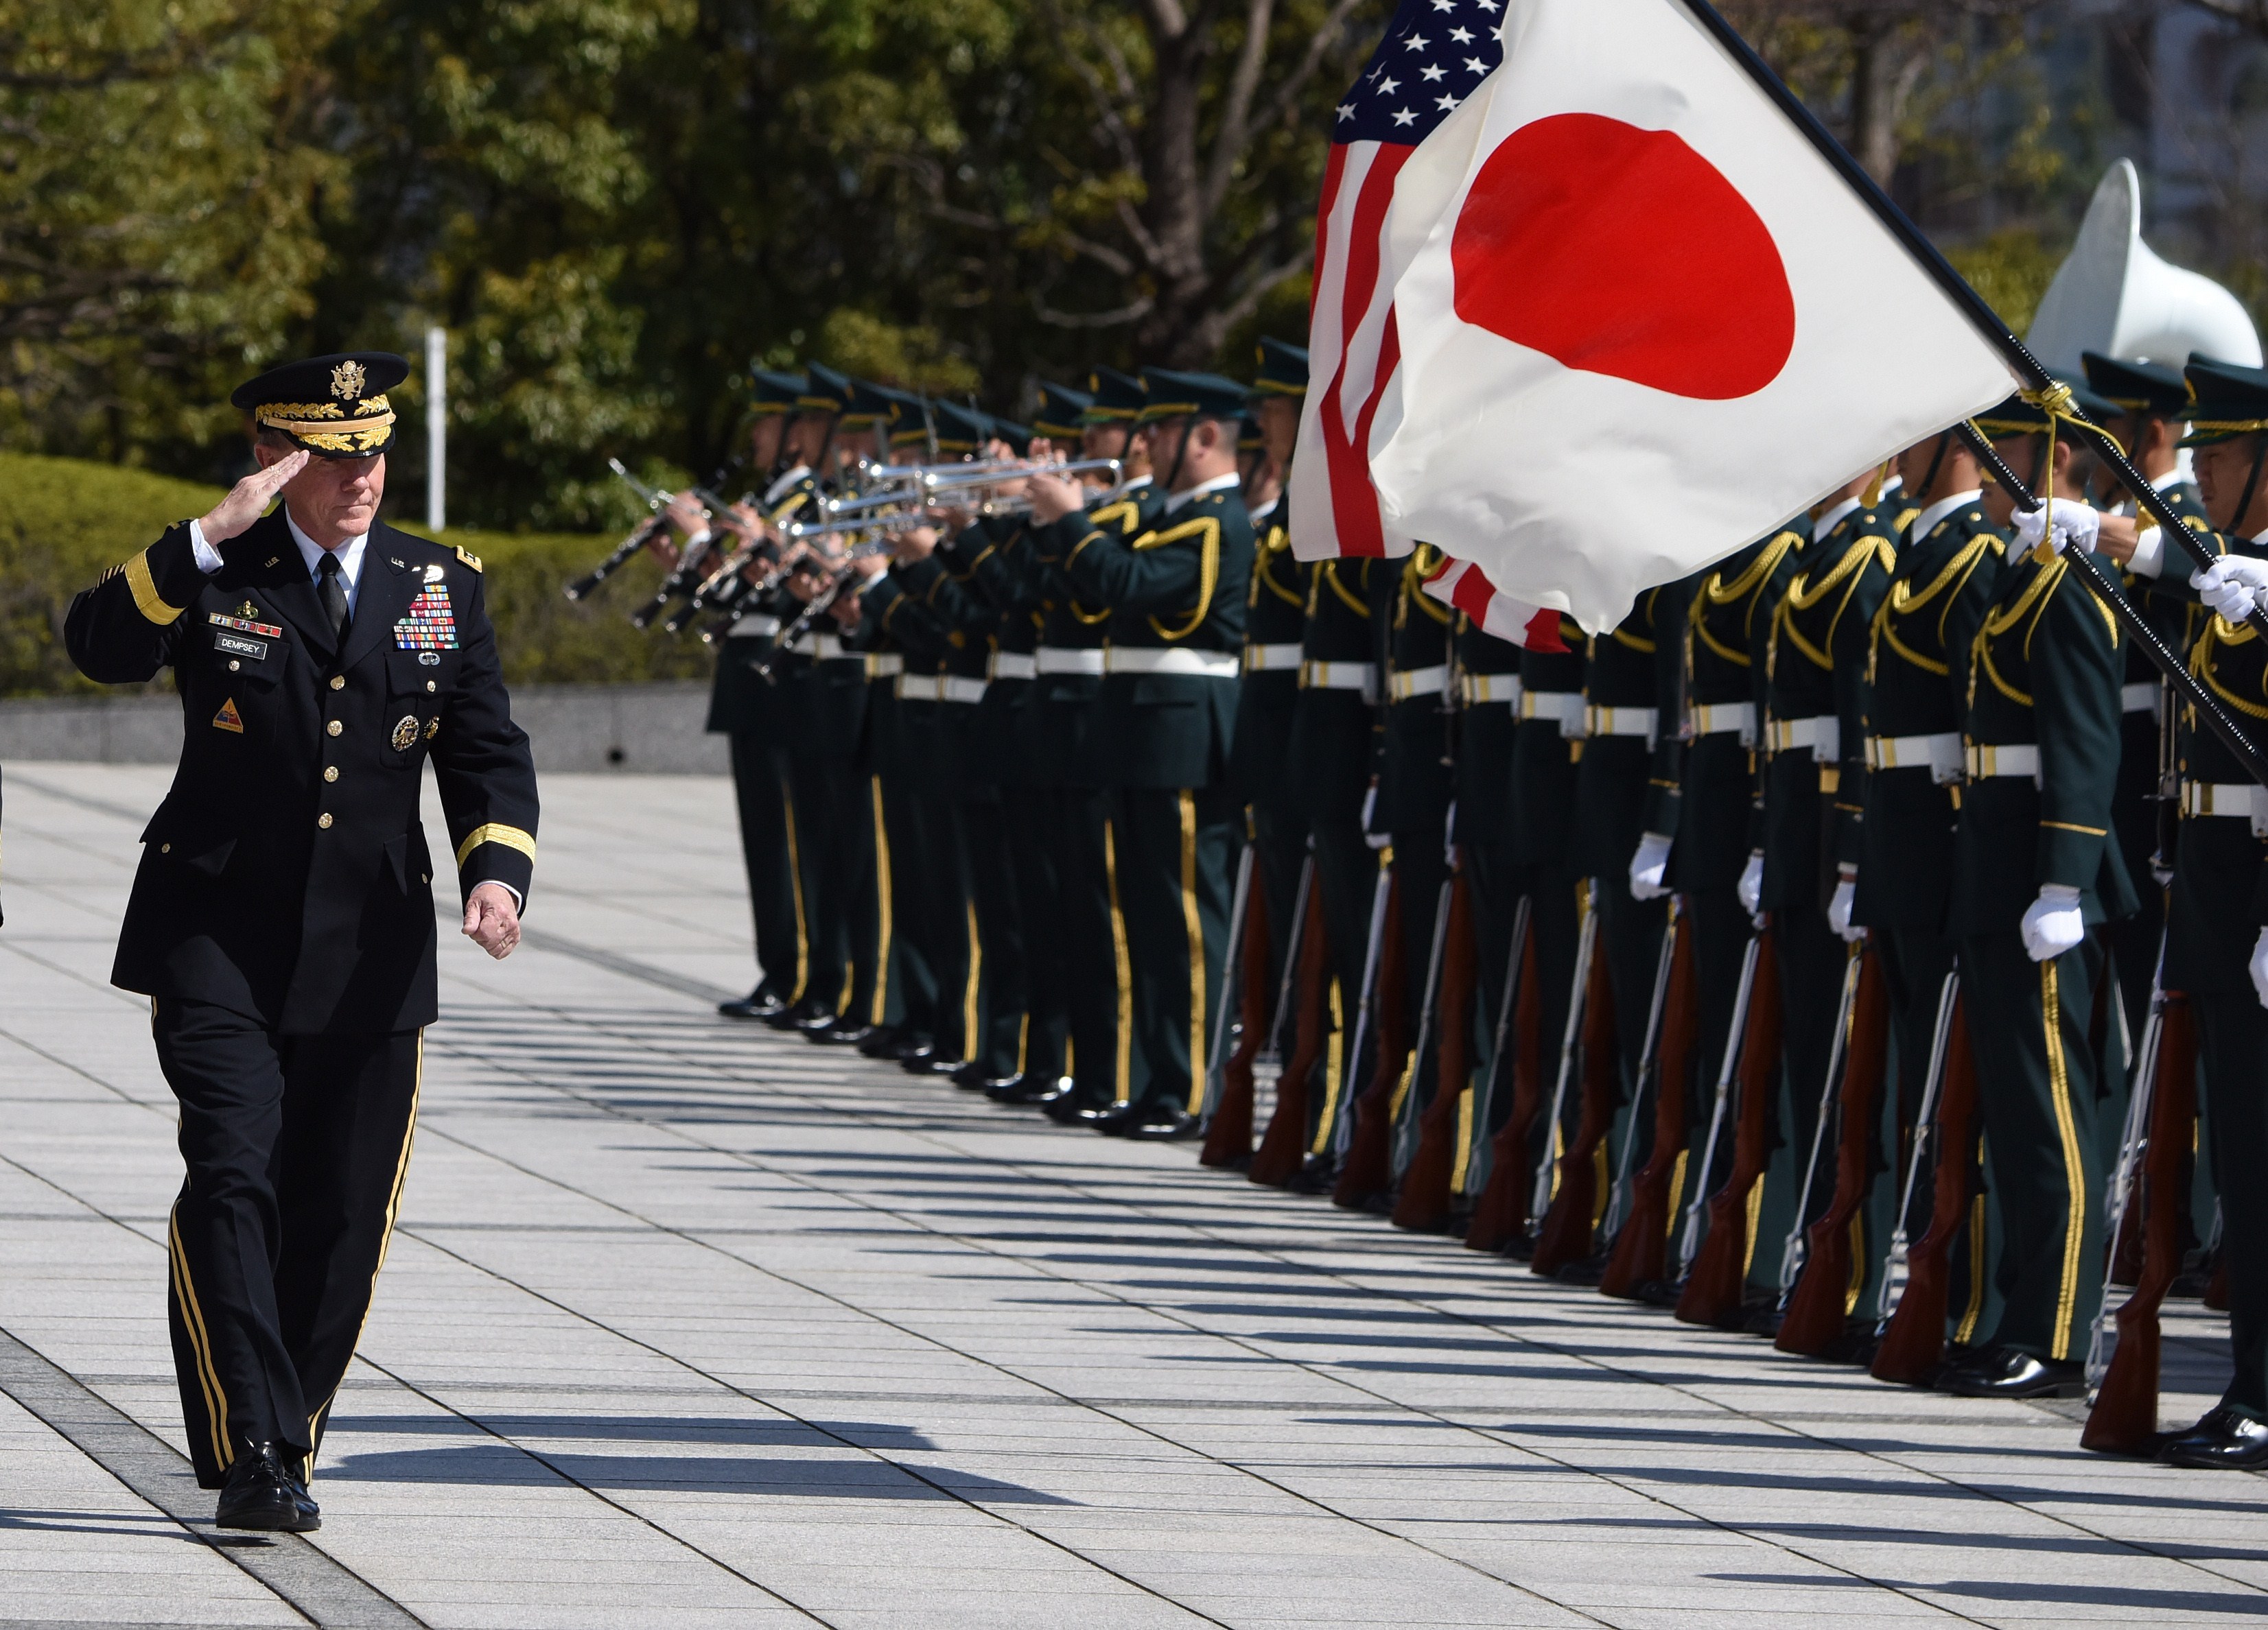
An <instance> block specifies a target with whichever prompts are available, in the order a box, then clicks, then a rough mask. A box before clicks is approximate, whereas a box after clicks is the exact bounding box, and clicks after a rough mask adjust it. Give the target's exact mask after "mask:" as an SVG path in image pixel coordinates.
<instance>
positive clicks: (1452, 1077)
mask: <svg viewBox="0 0 2268 1630" xmlns="http://www.w3.org/2000/svg"><path fill="white" fill-rule="evenodd" d="M1472 911H1473V904H1472V890H1471V886H1470V885H1469V884H1468V883H1467V882H1466V881H1465V873H1464V870H1463V868H1462V867H1460V868H1459V869H1458V870H1457V875H1456V878H1455V880H1454V882H1453V883H1452V884H1451V885H1450V889H1449V925H1448V939H1447V942H1446V943H1445V945H1444V948H1443V950H1442V953H1441V989H1440V998H1439V1009H1438V1010H1439V1012H1440V1020H1439V1021H1438V1024H1439V1028H1438V1031H1437V1033H1438V1035H1439V1036H1440V1046H1439V1048H1438V1049H1437V1050H1436V1051H1435V1053H1434V1058H1435V1060H1436V1061H1437V1067H1436V1068H1435V1069H1434V1071H1433V1101H1432V1103H1431V1104H1428V1105H1426V1106H1425V1113H1424V1114H1423V1115H1421V1116H1419V1117H1418V1149H1417V1152H1416V1153H1414V1154H1413V1155H1411V1156H1410V1166H1409V1169H1408V1170H1407V1171H1404V1172H1403V1174H1402V1189H1401V1192H1400V1193H1398V1194H1396V1195H1395V1199H1394V1215H1393V1222H1394V1226H1395V1227H1396V1228H1406V1229H1411V1230H1416V1231H1417V1232H1418V1233H1423V1234H1438V1233H1440V1232H1441V1231H1442V1230H1444V1229H1446V1228H1447V1227H1448V1226H1449V1179H1450V1178H1451V1177H1453V1176H1454V1175H1455V1172H1456V1165H1457V1105H1458V1102H1459V1100H1460V1099H1462V1098H1463V1097H1464V1095H1465V1093H1466V1092H1467V1091H1468V1090H1470V1087H1471V1076H1472V1071H1473V1064H1472V1059H1473V1048H1472V1031H1473V983H1474V980H1475V978H1476V973H1477V970H1476V968H1475V966H1474V962H1473V958H1474V954H1475V952H1474V946H1473V917H1472Z"/></svg>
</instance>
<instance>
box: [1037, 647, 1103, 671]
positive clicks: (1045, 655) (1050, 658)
mask: <svg viewBox="0 0 2268 1630" xmlns="http://www.w3.org/2000/svg"><path fill="white" fill-rule="evenodd" d="M1032 661H1033V663H1034V664H1035V666H1036V667H1037V669H1038V671H1039V672H1042V673H1093V674H1098V675H1099V674H1100V673H1101V672H1102V648H1101V646H1096V647H1095V648H1094V650H1074V649H1073V648H1071V647H1070V646H1065V645H1042V646H1041V647H1040V649H1039V650H1036V651H1035V652H1034V653H1033V655H1032Z"/></svg>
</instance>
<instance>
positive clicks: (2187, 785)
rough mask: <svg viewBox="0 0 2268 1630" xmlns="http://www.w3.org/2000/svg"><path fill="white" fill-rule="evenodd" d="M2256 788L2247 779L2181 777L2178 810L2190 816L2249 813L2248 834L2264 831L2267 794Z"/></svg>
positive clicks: (2267, 814)
mask: <svg viewBox="0 0 2268 1630" xmlns="http://www.w3.org/2000/svg"><path fill="white" fill-rule="evenodd" d="M2260 790H2261V789H2259V788H2257V787H2256V786H2254V785H2253V784H2252V783H2251V782H2249V781H2247V782H2213V781H2185V782H2183V783H2182V813H2183V815H2184V816H2188V817H2191V818H2196V817H2198V816H2206V815H2239V816H2244V815H2249V816H2250V817H2251V818H2252V835H2253V836H2255V837H2261V836H2264V835H2268V798H2263V797H2261V796H2260Z"/></svg>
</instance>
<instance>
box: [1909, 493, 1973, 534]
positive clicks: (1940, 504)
mask: <svg viewBox="0 0 2268 1630" xmlns="http://www.w3.org/2000/svg"><path fill="white" fill-rule="evenodd" d="M1983 496H1985V489H1984V488H1982V487H1971V488H1970V489H1969V490H1968V491H1967V492H1957V493H1955V494H1954V495H1953V496H1951V497H1949V498H1940V499H1939V500H1938V501H1937V502H1936V503H1933V504H1931V505H1930V506H1929V508H1927V509H1926V510H1923V511H1922V512H1921V513H1920V514H1919V515H1917V516H1915V517H1914V520H1913V525H1911V526H1910V527H1908V528H1907V529H1906V540H1907V541H1908V542H1909V543H1919V542H1921V541H1922V540H1924V539H1925V538H1927V537H1928V536H1929V535H1930V533H1931V532H1934V531H1936V530H1937V524H1938V522H1940V521H1941V520H1943V519H1944V518H1946V517H1947V516H1948V515H1950V514H1952V513H1953V512H1954V511H1955V510H1957V509H1959V508H1960V507H1961V506H1962V504H1964V503H1976V502H1977V500H1978V499H1979V498H1981V497H1983Z"/></svg>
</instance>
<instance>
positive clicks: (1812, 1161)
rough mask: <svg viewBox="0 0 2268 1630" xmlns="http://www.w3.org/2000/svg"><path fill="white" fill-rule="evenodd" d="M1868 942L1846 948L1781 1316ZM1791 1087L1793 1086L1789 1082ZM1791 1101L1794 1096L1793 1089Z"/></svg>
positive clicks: (1795, 1273)
mask: <svg viewBox="0 0 2268 1630" xmlns="http://www.w3.org/2000/svg"><path fill="white" fill-rule="evenodd" d="M1865 946H1866V943H1865V942H1864V941H1863V940H1859V941H1853V942H1852V943H1851V944H1849V945H1847V946H1845V948H1844V953H1843V994H1842V995H1841V996H1840V997H1839V998H1838V999H1837V1002H1836V1003H1835V1039H1834V1041H1833V1042H1832V1044H1830V1046H1829V1047H1828V1049H1827V1078H1826V1079H1825V1080H1824V1081H1823V1082H1822V1083H1820V1087H1819V1104H1818V1106H1817V1108H1816V1109H1815V1110H1814V1111H1813V1113H1812V1121H1811V1150H1810V1153H1809V1154H1808V1155H1807V1156H1805V1157H1804V1162H1803V1181H1802V1182H1801V1183H1800V1184H1798V1185H1797V1186H1796V1195H1795V1215H1794V1218H1793V1221H1792V1222H1791V1223H1789V1224H1788V1230H1787V1237H1786V1239H1784V1240H1782V1241H1781V1242H1780V1248H1779V1305H1778V1309H1777V1310H1776V1311H1778V1312H1779V1313H1783V1314H1784V1313H1786V1311H1787V1303H1788V1298H1789V1297H1790V1296H1793V1295H1794V1294H1795V1281H1796V1280H1797V1278H1798V1277H1799V1276H1800V1274H1802V1272H1803V1259H1804V1235H1805V1229H1806V1226H1807V1224H1808V1222H1809V1219H1810V1216H1811V1190H1812V1186H1813V1184H1814V1183H1815V1181H1816V1180H1817V1178H1818V1176H1819V1155H1820V1151H1821V1150H1822V1149H1825V1148H1826V1147H1827V1125H1828V1121H1829V1120H1830V1118H1831V1112H1832V1111H1833V1109H1834V1107H1835V1090H1836V1087H1837V1084H1838V1083H1840V1082H1841V1080H1842V1076H1843V1056H1844V1051H1845V1048H1847V1047H1848V1046H1850V1043H1851V1010H1852V1008H1854V1007H1855V1006H1857V1005H1858V1001H1859V965H1860V964H1861V963H1862V962H1863V961H1864V960H1865V957H1866V950H1865ZM1789 1084H1790V1086H1791V1088H1793V1084H1794V1083H1789ZM1788 1096H1789V1097H1790V1098H1794V1096H1795V1094H1794V1091H1793V1090H1791V1091H1790V1093H1789V1095H1788Z"/></svg>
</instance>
